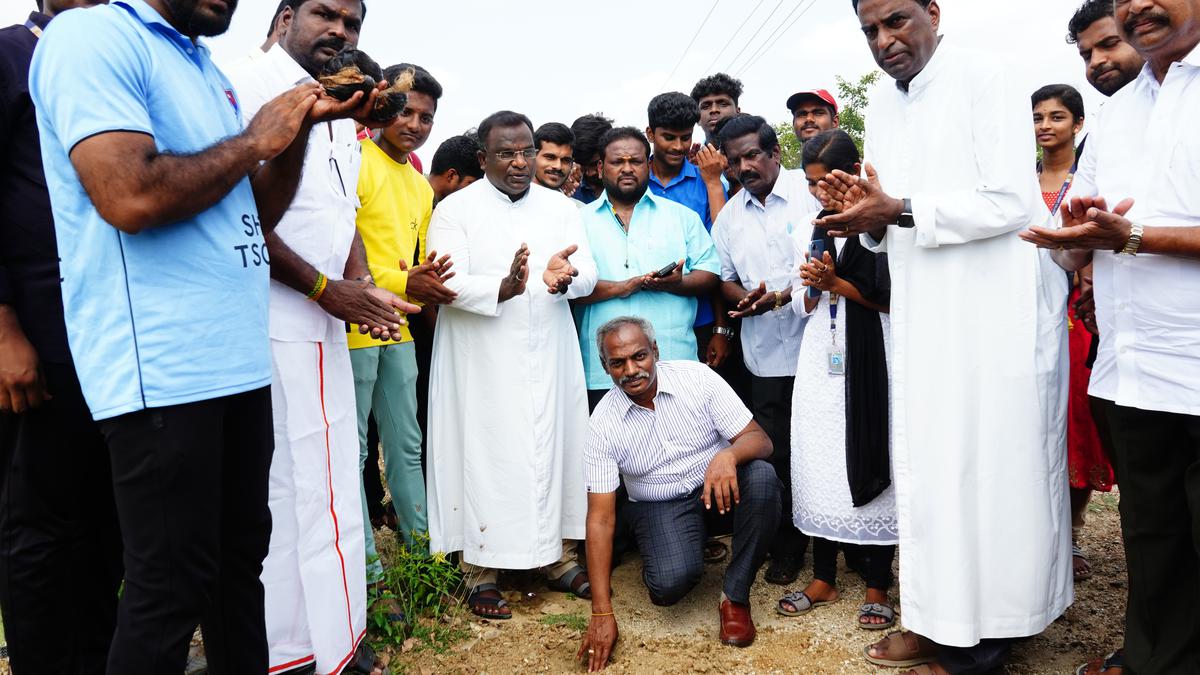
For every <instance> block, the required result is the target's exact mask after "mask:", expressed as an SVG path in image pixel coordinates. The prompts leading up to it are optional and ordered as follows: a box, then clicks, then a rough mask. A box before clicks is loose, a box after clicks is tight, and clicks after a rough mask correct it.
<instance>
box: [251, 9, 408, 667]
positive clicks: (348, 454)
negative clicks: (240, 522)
mask: <svg viewBox="0 0 1200 675" xmlns="http://www.w3.org/2000/svg"><path fill="white" fill-rule="evenodd" d="M364 11H365V8H364V6H363V4H362V3H361V2H360V1H359V0H291V2H290V3H289V4H288V7H287V8H285V9H284V10H283V14H281V15H280V17H279V19H278V21H279V27H280V34H281V37H280V41H279V44H277V45H275V46H274V47H272V48H271V50H270V51H269V52H268V53H267V54H266V55H264V56H263V57H262V58H261V59H257V60H255V61H251V62H247V63H243V64H241V65H240V66H239V67H238V68H237V69H235V70H232V71H231V72H230V79H231V80H232V81H233V82H234V85H235V86H236V90H237V91H238V92H239V94H240V95H241V96H242V105H243V106H244V107H245V109H246V110H247V111H248V112H253V111H256V110H258V108H259V106H261V105H263V104H264V102H265V101H267V100H268V99H269V98H270V97H272V96H274V95H276V94H277V92H279V91H282V90H284V89H286V88H287V87H289V86H291V83H293V82H297V81H311V80H312V78H315V77H316V76H317V74H318V73H320V71H321V68H322V67H323V66H324V64H325V63H326V62H328V60H329V59H330V58H332V57H333V56H334V55H335V54H336V53H337V52H338V51H339V50H340V49H341V48H342V47H344V46H350V47H353V46H355V45H356V44H357V42H358V36H359V31H360V30H361V28H362V20H363V14H364ZM361 161H362V150H361V146H360V145H359V142H358V138H357V131H356V129H355V126H354V123H353V122H352V121H351V120H347V119H343V120H337V121H331V122H328V123H324V124H319V125H316V126H314V127H313V128H312V129H311V131H310V132H309V133H308V147H307V157H306V161H305V162H304V167H303V172H302V174H301V176H300V182H299V185H298V187H297V188H296V191H295V198H294V199H293V200H292V202H291V204H290V206H289V208H288V209H287V211H286V212H285V213H284V214H283V215H282V218H281V220H280V223H279V227H278V228H277V229H276V230H275V231H274V232H271V233H269V234H267V235H266V242H267V254H268V256H267V257H269V259H270V268H271V291H270V298H271V314H270V335H271V363H272V374H273V377H272V387H271V403H272V406H271V407H272V414H273V419H274V438H275V456H274V458H273V460H272V463H271V491H270V507H271V520H272V524H273V527H272V531H271V547H270V551H269V552H268V554H267V559H266V561H265V562H264V564H263V572H262V579H263V585H264V586H265V588H266V618H267V640H268V645H269V648H270V668H271V670H272V672H278V671H281V670H286V669H293V670H300V669H305V668H314V667H315V668H316V670H317V671H319V672H323V673H324V672H335V671H338V670H341V669H342V668H344V667H346V665H347V664H348V663H349V664H352V665H353V666H354V667H355V668H356V669H358V670H363V671H367V672H370V671H371V665H372V662H373V661H374V659H373V655H372V654H371V653H370V652H371V650H370V647H369V646H368V645H366V643H363V642H361V641H362V638H363V636H364V634H365V631H366V618H367V609H366V586H367V584H366V576H365V562H366V552H365V550H364V546H365V542H364V539H363V534H364V531H365V529H364V525H363V523H362V518H363V509H362V500H361V496H360V493H361V487H360V486H361V483H362V478H361V477H362V473H361V472H360V471H359V441H358V428H357V423H356V422H357V419H356V417H357V416H356V414H355V395H354V374H353V370H352V366H351V359H350V353H349V351H348V350H347V338H346V329H345V323H346V322H347V321H351V322H352V323H353V324H359V323H361V322H360V321H357V320H353V317H355V316H357V315H359V314H364V313H365V314H366V315H368V316H370V317H371V318H372V320H373V321H374V322H376V324H377V325H379V326H381V327H383V328H385V329H386V330H383V331H382V332H381V333H380V334H379V335H378V336H377V337H380V338H382V339H384V340H393V339H401V338H402V337H403V333H402V330H401V327H402V323H404V319H403V317H402V316H401V315H400V314H399V311H419V309H418V308H417V307H416V306H415V305H411V304H409V303H407V302H404V301H402V300H401V299H400V298H398V297H397V296H395V295H394V294H393V293H392V292H390V291H388V290H386V289H384V288H377V287H376V286H375V283H374V279H373V277H372V275H371V269H370V267H369V265H368V263H367V258H366V254H365V249H364V245H363V240H362V237H361V236H360V235H359V233H358V231H357V229H356V227H355V216H356V207H357V206H358V204H359V199H358V195H357V192H356V186H357V185H358V178H359V169H360V165H361Z"/></svg>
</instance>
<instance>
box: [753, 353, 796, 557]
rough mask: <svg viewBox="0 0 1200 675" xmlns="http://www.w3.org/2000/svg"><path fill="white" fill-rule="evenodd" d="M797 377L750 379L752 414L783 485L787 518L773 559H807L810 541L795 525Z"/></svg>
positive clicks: (782, 502) (774, 544) (781, 522)
mask: <svg viewBox="0 0 1200 675" xmlns="http://www.w3.org/2000/svg"><path fill="white" fill-rule="evenodd" d="M795 380H796V378H794V377H758V376H757V375H751V376H750V411H751V412H753V413H754V421H756V422H758V424H759V426H761V427H762V428H763V431H765V432H767V436H768V437H769V438H770V439H771V444H772V445H774V446H775V452H774V453H773V454H772V455H771V460H770V461H771V465H772V466H774V467H775V473H776V474H778V475H779V481H780V482H781V483H783V492H782V493H781V494H780V505H781V507H782V509H783V511H782V513H783V514H784V516H783V517H782V518H780V519H779V531H778V532H777V533H776V536H775V539H774V540H773V541H772V542H771V549H770V550H771V557H772V558H773V559H787V558H791V559H794V560H796V561H801V560H803V559H804V554H805V552H806V551H807V550H808V537H807V536H806V535H805V534H804V533H803V532H801V531H800V530H798V529H796V526H795V525H793V524H792V385H793V384H794V383H795Z"/></svg>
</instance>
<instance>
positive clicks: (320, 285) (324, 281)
mask: <svg viewBox="0 0 1200 675" xmlns="http://www.w3.org/2000/svg"><path fill="white" fill-rule="evenodd" d="M328 285H329V279H328V278H326V277H325V275H324V274H322V273H320V272H317V282H316V283H315V284H313V287H312V290H311V291H309V292H308V293H307V294H306V295H305V296H304V297H306V298H308V299H309V300H312V301H313V302H316V301H318V300H320V299H321V296H322V295H324V294H325V288H326V287H327V286H328Z"/></svg>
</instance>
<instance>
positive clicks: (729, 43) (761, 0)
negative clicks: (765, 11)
mask: <svg viewBox="0 0 1200 675" xmlns="http://www.w3.org/2000/svg"><path fill="white" fill-rule="evenodd" d="M764 2H766V0H758V4H757V5H755V6H754V9H752V10H750V13H749V14H747V15H746V18H745V19H742V22H741V23H740V24H738V27H737V28H736V29H735V30H734V31H733V35H730V36H729V39H728V40H726V41H725V45H724V46H723V47H721V51H719V52H717V55H716V56H715V57H713V60H712V63H710V64H708V67H707V68H705V69H704V72H705V73H711V72H712V69H713V66H715V65H717V61H719V60H720V59H721V55H722V54H724V53H725V50H726V49H729V45H731V44H733V38H735V37H737V34H738V33H740V32H741V30H742V28H743V27H744V26H745V25H746V24H747V23H748V22H749V21H750V17H752V16H754V13H755V12H757V11H758V8H759V7H762V4H763V3H764Z"/></svg>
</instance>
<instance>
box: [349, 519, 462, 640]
mask: <svg viewBox="0 0 1200 675" xmlns="http://www.w3.org/2000/svg"><path fill="white" fill-rule="evenodd" d="M414 543H415V548H416V549H417V550H416V551H412V550H410V549H409V548H408V547H407V546H404V545H403V544H399V545H395V544H393V545H392V546H386V545H383V542H382V541H381V542H380V544H381V545H380V547H379V548H380V549H385V550H383V551H381V554H382V559H383V565H384V572H383V574H384V583H385V585H386V587H387V590H386V591H384V592H383V594H382V596H381V597H368V601H370V602H371V603H372V604H371V609H370V611H369V612H368V615H367V626H368V629H369V630H370V632H371V637H372V642H373V643H374V645H375V646H376V648H377V649H378V648H385V647H392V648H397V649H399V650H400V651H401V652H408V651H424V650H427V649H428V650H432V651H434V652H437V653H439V654H440V653H443V652H445V651H446V650H448V649H449V648H451V647H452V646H454V645H455V644H456V643H458V642H459V641H461V640H463V639H464V638H466V637H467V636H469V635H470V630H469V629H468V628H467V626H466V624H465V623H464V622H463V620H462V616H461V615H462V608H461V603H460V602H459V599H458V598H456V597H455V592H456V590H458V589H459V587H460V585H461V581H462V573H461V572H460V571H459V569H458V566H457V565H455V564H454V563H452V562H451V561H450V560H448V559H447V558H446V556H445V555H444V554H442V553H433V554H430V553H427V552H426V551H427V550H428V547H429V536H428V535H419V536H418V537H417V538H416V541H415V542H414ZM386 549H391V550H386ZM371 595H372V596H374V594H371ZM381 600H395V601H396V603H397V604H398V605H399V606H400V609H401V610H402V611H403V612H404V616H405V617H406V618H407V620H408V622H407V625H403V624H399V623H396V622H393V621H391V620H389V618H388V615H387V607H388V605H389V604H391V603H389V602H381Z"/></svg>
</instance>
